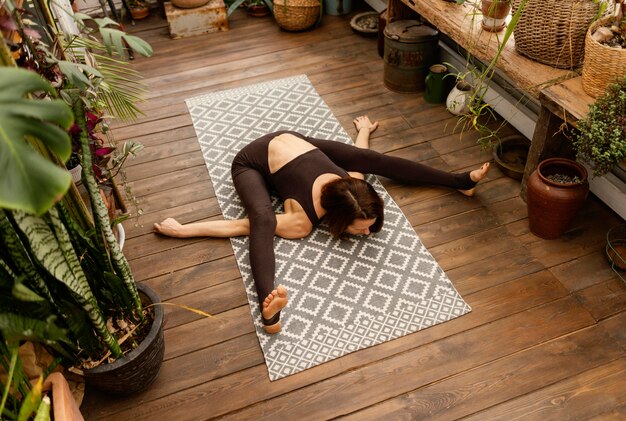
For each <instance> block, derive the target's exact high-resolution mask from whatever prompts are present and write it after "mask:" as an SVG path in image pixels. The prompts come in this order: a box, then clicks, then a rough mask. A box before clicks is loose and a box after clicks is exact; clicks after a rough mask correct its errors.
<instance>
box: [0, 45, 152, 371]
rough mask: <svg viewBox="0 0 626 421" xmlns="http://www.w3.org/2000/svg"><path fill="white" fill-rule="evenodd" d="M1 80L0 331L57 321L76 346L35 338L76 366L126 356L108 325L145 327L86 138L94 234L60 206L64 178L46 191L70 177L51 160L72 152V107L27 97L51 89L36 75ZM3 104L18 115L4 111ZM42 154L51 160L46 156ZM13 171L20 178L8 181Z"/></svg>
mask: <svg viewBox="0 0 626 421" xmlns="http://www.w3.org/2000/svg"><path fill="white" fill-rule="evenodd" d="M0 47H2V46H0ZM0 81H1V82H0V83H2V84H4V86H5V87H7V89H2V88H0V95H2V98H3V102H2V104H3V106H2V110H0V148H2V150H3V152H2V153H1V154H0V156H2V157H3V158H4V159H6V158H5V157H7V156H9V161H11V162H7V161H6V160H5V161H4V162H3V165H2V168H1V169H0V171H2V174H0V175H1V176H0V178H1V179H3V180H7V179H9V180H11V181H10V182H6V183H5V184H3V186H2V189H1V190H2V193H1V194H0V200H1V201H0V207H1V209H0V331H4V330H3V329H12V330H17V331H19V330H20V327H24V326H29V323H30V322H32V323H34V324H39V325H41V326H43V325H44V323H46V321H47V320H49V318H50V316H51V315H52V316H54V318H55V320H56V321H57V322H56V323H57V324H58V326H59V328H60V329H63V330H66V331H67V338H69V339H68V340H63V341H61V340H54V339H52V340H44V339H41V337H38V336H37V335H32V338H31V339H33V340H37V339H38V338H39V340H40V341H41V342H43V343H45V344H46V345H47V346H49V347H51V348H52V351H53V352H54V353H55V354H56V355H60V356H62V357H64V358H65V359H66V360H70V362H71V363H73V364H78V365H80V364H81V362H83V361H85V360H88V359H93V360H97V359H100V358H101V357H102V355H103V354H105V353H106V352H107V351H108V352H109V353H110V354H111V355H112V356H113V357H114V358H119V357H120V356H122V350H121V349H120V346H119V344H118V339H117V338H116V337H114V336H113V335H112V334H111V332H110V330H112V329H110V324H111V322H110V320H116V319H126V320H130V321H131V322H135V323H141V322H142V321H143V319H144V317H143V313H142V307H141V302H140V300H139V295H138V293H137V288H136V285H135V281H134V279H133V276H132V273H131V271H130V267H129V265H128V262H127V261H126V259H125V257H124V255H123V254H122V252H121V250H120V248H119V245H118V244H117V241H116V240H115V238H114V236H113V234H112V231H111V222H110V221H109V218H108V213H107V209H106V206H105V204H104V203H103V201H102V197H101V195H100V192H99V190H98V186H97V184H96V180H95V177H94V174H93V170H92V167H91V165H90V162H89V159H90V153H89V145H88V143H87V139H86V138H85V136H82V137H83V139H81V140H82V142H83V155H84V160H85V162H84V163H85V165H84V166H83V168H84V170H83V171H84V174H83V179H84V181H85V183H86V186H87V187H88V191H89V194H90V199H91V204H92V210H93V219H94V226H93V227H92V228H91V229H84V228H83V227H82V226H81V225H80V224H78V223H77V222H76V221H75V220H74V218H73V216H72V215H71V213H70V212H68V210H67V207H66V205H65V203H64V201H59V199H60V198H61V197H63V193H64V191H66V190H67V186H66V185H65V181H63V182H62V183H57V184H54V185H55V186H56V187H55V188H52V189H43V188H41V184H42V183H43V182H45V180H46V178H53V177H56V174H57V173H58V174H61V175H60V176H59V177H57V178H62V179H63V178H64V176H65V173H66V171H65V170H64V169H62V168H60V167H59V166H57V165H56V164H55V160H54V159H52V160H51V159H50V156H52V157H55V156H59V155H62V157H63V159H65V158H66V157H67V155H68V153H66V152H67V151H69V138H68V137H67V134H66V129H67V128H68V127H69V125H70V124H71V123H72V120H73V118H72V114H73V113H72V112H71V109H70V108H69V107H68V106H67V105H66V104H65V103H63V102H61V101H56V102H55V101H54V100H52V101H51V100H50V97H49V96H47V97H46V98H45V99H35V98H34V97H33V98H29V96H32V95H29V94H30V93H35V92H37V93H45V92H48V93H53V91H54V90H53V88H52V87H51V86H50V85H49V83H48V82H47V81H45V80H44V79H42V78H41V77H39V76H38V75H36V74H34V73H33V72H29V71H26V70H21V69H15V68H11V67H0ZM18 87H19V88H18ZM5 100H6V102H5ZM5 103H6V104H11V105H12V108H11V109H8V108H6V107H4V104H5ZM22 104H23V105H22ZM81 104H82V102H81V101H80V99H77V101H76V103H75V110H74V111H75V114H77V116H76V121H77V123H78V124H79V125H81V124H82V125H84V111H83V110H82V107H81V106H80V105H81ZM44 131H45V132H46V134H42V133H43V132H44ZM83 132H86V131H83ZM40 140H41V141H40ZM42 141H43V142H42ZM44 142H45V143H44ZM33 145H35V147H33ZM43 145H47V147H45V146H43ZM42 150H43V151H44V152H45V153H46V155H47V156H45V157H44V156H43V155H41V153H40V152H41V151H42ZM4 152H7V153H6V154H5V153H4ZM54 152H60V153H57V154H54ZM57 161H58V160H57ZM8 169H14V170H15V171H16V174H7V171H8ZM16 177H19V180H21V181H20V182H19V183H18V182H16V181H15V180H16ZM42 180H43V181H42ZM24 186H28V187H30V188H31V190H32V191H33V192H38V193H39V195H44V194H48V196H49V197H47V198H46V199H45V200H44V199H42V198H41V197H39V196H38V195H37V194H35V193H33V194H31V195H21V193H20V191H15V190H23V189H24V188H25V187H24ZM16 197H17V199H15V198H16ZM18 199H19V200H18ZM66 199H67V196H66ZM107 322H109V326H107ZM22 330H23V331H24V332H27V331H28V329H25V328H24V329H22Z"/></svg>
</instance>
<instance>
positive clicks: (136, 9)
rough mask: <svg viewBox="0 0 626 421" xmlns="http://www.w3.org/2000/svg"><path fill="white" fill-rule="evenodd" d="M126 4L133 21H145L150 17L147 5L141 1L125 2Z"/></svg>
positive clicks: (129, 0) (128, 0)
mask: <svg viewBox="0 0 626 421" xmlns="http://www.w3.org/2000/svg"><path fill="white" fill-rule="evenodd" d="M126 4H127V5H128V10H130V15H131V16H132V18H133V20H140V19H145V18H147V17H148V15H150V9H149V8H148V3H146V2H145V1H143V0H127V1H126Z"/></svg>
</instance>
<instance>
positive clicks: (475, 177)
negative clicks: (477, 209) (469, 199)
mask: <svg viewBox="0 0 626 421" xmlns="http://www.w3.org/2000/svg"><path fill="white" fill-rule="evenodd" d="M489 166H490V165H489V162H485V163H484V164H483V165H482V166H481V167H480V168H478V169H476V170H474V171H472V172H470V178H471V179H472V181H474V182H476V183H478V182H479V181H480V180H482V179H483V178H485V177H487V173H488V172H489ZM459 191H460V192H461V193H463V194H464V195H465V196H474V193H476V187H472V188H471V189H469V190H461V189H459Z"/></svg>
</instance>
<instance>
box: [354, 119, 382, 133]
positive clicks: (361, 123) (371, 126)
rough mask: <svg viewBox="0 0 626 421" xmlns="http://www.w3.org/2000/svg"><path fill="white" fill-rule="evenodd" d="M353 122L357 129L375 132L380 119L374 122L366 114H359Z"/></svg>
mask: <svg viewBox="0 0 626 421" xmlns="http://www.w3.org/2000/svg"><path fill="white" fill-rule="evenodd" d="M352 122H353V123H354V127H356V130H357V131H360V130H361V129H368V130H369V132H370V133H373V132H374V130H376V129H377V128H378V121H375V122H373V123H372V122H371V121H370V119H369V117H368V116H366V115H362V116H359V117H357V118H355V119H354V120H353V121H352Z"/></svg>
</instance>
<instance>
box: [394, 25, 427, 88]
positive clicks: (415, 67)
mask: <svg viewBox="0 0 626 421" xmlns="http://www.w3.org/2000/svg"><path fill="white" fill-rule="evenodd" d="M384 35H385V52H384V60H385V71H384V74H385V76H384V77H385V80H384V81H385V86H386V87H387V88H389V89H391V90H392V91H396V92H420V91H423V90H424V89H425V85H424V79H425V78H426V75H427V74H428V68H429V67H430V66H431V65H432V64H434V63H436V62H437V61H438V46H437V41H438V40H439V31H437V30H436V29H434V28H431V27H430V26H427V25H424V24H423V23H421V22H420V21H417V20H399V21H396V22H392V23H390V24H387V26H386V27H385V32H384Z"/></svg>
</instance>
